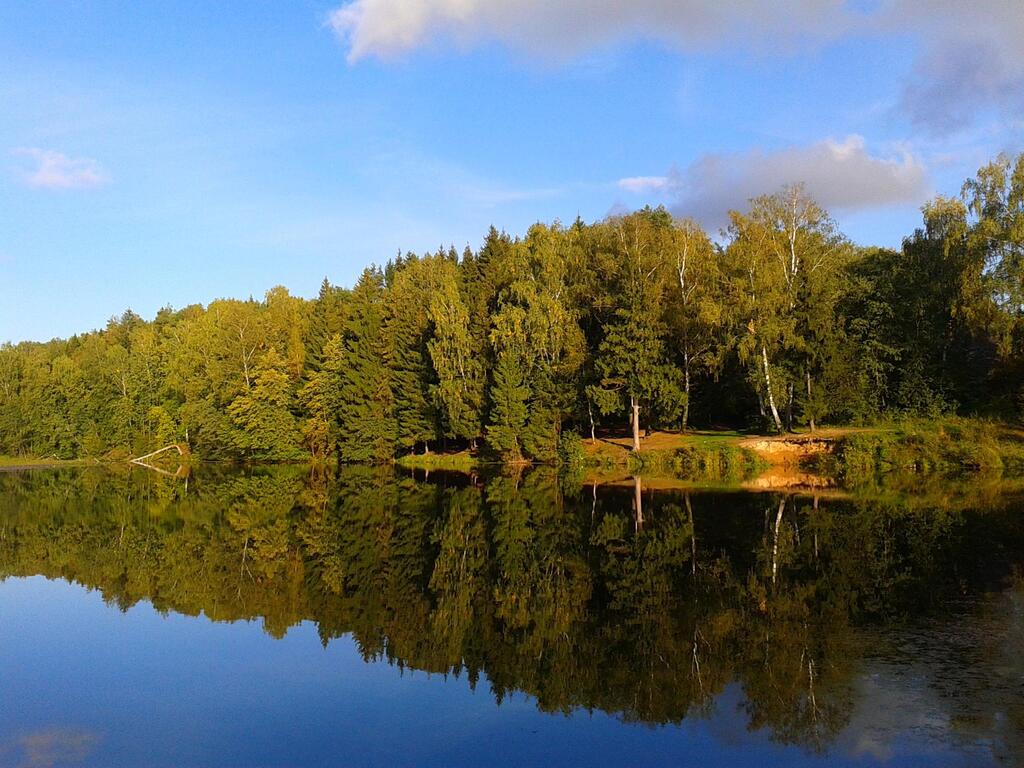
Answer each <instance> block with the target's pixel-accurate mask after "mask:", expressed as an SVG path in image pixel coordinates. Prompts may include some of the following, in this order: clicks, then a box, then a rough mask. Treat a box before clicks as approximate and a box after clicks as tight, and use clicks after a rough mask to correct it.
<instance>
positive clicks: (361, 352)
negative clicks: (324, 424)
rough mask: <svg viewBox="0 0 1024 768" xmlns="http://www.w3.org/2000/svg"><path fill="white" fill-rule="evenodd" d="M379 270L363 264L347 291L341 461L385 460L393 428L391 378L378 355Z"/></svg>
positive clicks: (380, 327)
mask: <svg viewBox="0 0 1024 768" xmlns="http://www.w3.org/2000/svg"><path fill="white" fill-rule="evenodd" d="M383 299H384V276H383V274H382V273H381V271H380V270H379V269H376V268H374V269H367V270H365V271H364V272H363V274H362V277H360V278H359V282H358V283H357V284H356V287H355V289H354V290H353V292H352V298H351V307H350V313H349V317H348V320H347V321H346V323H345V330H344V335H343V336H342V340H343V349H344V352H343V357H344V361H345V366H344V370H343V371H342V375H341V388H340V391H339V393H338V396H339V409H338V410H339V421H340V422H341V431H340V435H339V440H338V447H339V451H340V453H341V458H342V459H343V460H345V461H387V460H389V459H391V458H392V457H393V456H394V454H395V442H396V439H397V429H396V425H395V418H394V399H393V397H392V392H391V381H390V378H389V376H388V368H387V365H386V364H385V361H384V338H383V313H384V309H383Z"/></svg>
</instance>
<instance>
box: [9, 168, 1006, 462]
mask: <svg viewBox="0 0 1024 768" xmlns="http://www.w3.org/2000/svg"><path fill="white" fill-rule="evenodd" d="M730 222H731V224H730V227H729V229H728V231H727V232H726V233H725V238H724V242H722V243H715V242H713V241H712V240H711V239H710V238H709V237H708V235H707V234H706V233H705V232H704V231H702V230H701V228H700V227H699V226H698V225H697V224H696V223H694V222H693V221H690V220H675V219H673V217H672V216H671V215H670V214H669V213H668V212H667V211H666V210H665V209H663V208H658V209H651V208H645V209H643V210H640V211H636V212H634V213H630V214H628V215H623V216H613V217H610V218H608V219H606V220H604V221H599V222H596V223H593V224H586V223H584V222H582V221H580V220H577V221H575V222H573V224H572V225H571V226H563V225H562V224H560V223H558V222H554V223H552V224H535V225H534V226H532V227H530V229H529V230H528V231H527V233H526V234H525V236H523V237H521V238H515V237H511V236H509V235H507V234H505V233H500V232H498V231H497V230H495V229H493V228H492V229H491V230H490V232H489V233H488V234H487V236H486V238H485V240H484V243H483V245H482V246H481V247H480V248H479V249H477V250H473V249H471V248H467V249H466V250H465V251H464V252H463V253H462V254H459V253H457V252H456V251H455V250H454V249H452V248H448V249H443V248H442V249H439V250H438V251H436V252H435V253H432V254H424V255H416V254H411V253H410V254H405V255H402V256H398V257H396V258H394V259H392V260H391V261H390V262H388V263H387V264H386V265H385V266H384V267H383V268H378V267H372V268H369V269H367V270H366V271H365V272H364V273H363V274H362V276H361V277H360V279H359V281H358V283H357V285H356V286H355V287H354V288H352V289H351V290H348V289H343V288H339V287H337V286H333V285H331V284H330V282H329V281H327V280H325V281H324V282H323V284H322V285H321V287H320V291H319V294H318V296H317V297H316V298H315V299H313V300H311V301H307V300H305V299H302V298H299V297H296V296H292V295H290V294H289V293H288V291H287V290H285V289H284V288H281V287H276V288H273V289H271V290H270V291H268V292H267V294H266V295H265V296H264V298H263V299H262V300H259V301H258V300H255V299H252V298H250V299H248V300H245V301H239V300H232V299H218V300H216V301H213V302H212V303H210V304H209V305H208V306H206V307H202V306H198V305H195V306H189V307H185V308H183V309H180V310H173V309H171V308H165V309H162V310H160V312H158V313H157V315H156V317H155V318H154V319H153V320H152V321H148V322H147V321H145V320H143V319H142V318H140V317H139V316H138V315H136V314H135V313H133V312H131V311H126V312H124V313H123V314H122V315H120V316H118V317H114V318H112V319H111V320H110V321H109V322H108V323H107V325H106V327H105V328H103V329H100V330H96V331H92V332H88V333H83V334H80V335H76V336H72V337H71V338H69V339H54V340H51V341H48V342H45V343H34V342H23V343H20V344H18V345H11V344H5V345H2V346H0V454H7V455H12V456H36V457H48V458H59V459H71V458H86V457H101V456H106V455H108V454H110V452H111V451H116V452H119V453H121V454H125V455H128V454H134V455H139V454H142V453H146V452H149V451H151V450H153V449H155V448H159V447H162V446H164V445H168V444H172V443H174V444H187V445H188V447H189V448H190V450H191V451H192V453H193V454H195V455H196V456H199V457H201V458H204V459H246V458H259V459H265V460H276V459H294V458H298V457H299V456H311V457H313V458H315V459H317V460H324V459H326V458H328V457H332V458H333V457H337V458H338V459H340V460H342V461H347V462H389V461H392V460H394V459H395V458H396V457H400V456H403V455H407V454H412V453H428V452H433V451H442V452H443V451H448V450H462V449H468V450H471V451H475V450H476V449H477V448H478V443H479V441H481V440H485V441H486V442H487V443H488V447H489V448H490V449H492V450H493V451H494V452H496V453H498V454H501V455H502V456H504V457H505V458H506V459H508V460H511V461H519V460H521V459H527V460H530V461H533V462H544V463H555V462H559V461H562V460H565V456H564V453H565V452H564V450H561V448H560V446H562V445H563V435H564V434H565V433H566V432H577V433H579V434H582V435H587V436H591V437H596V435H597V433H598V432H599V431H600V432H602V433H604V434H608V433H610V432H618V433H623V432H625V431H626V430H628V429H630V428H634V427H635V434H636V441H635V447H636V448H637V449H638V450H640V451H641V452H643V450H644V444H643V437H644V436H646V435H649V433H650V431H651V430H655V429H658V430H678V429H681V430H689V429H690V428H691V427H693V426H697V427H708V426H713V427H715V428H720V427H723V426H726V427H732V428H749V429H755V430H759V431H763V430H765V429H769V430H776V431H784V430H792V429H795V428H797V426H799V425H805V426H807V427H809V428H811V429H814V428H815V427H816V426H817V425H818V424H821V423H822V422H828V423H830V424H871V423H879V422H886V421H891V420H893V419H904V420H905V419H916V418H929V419H939V418H942V419H944V418H946V417H949V416H980V417H984V418H992V419H998V420H1002V421H1004V422H1011V421H1019V420H1020V418H1021V415H1022V413H1024V384H1022V382H1024V155H1021V156H1018V157H1015V158H1011V157H999V158H997V159H996V160H994V161H993V162H992V163H989V164H988V165H986V166H985V167H983V168H981V169H980V170H979V171H978V174H977V176H976V177H975V178H973V179H970V180H968V181H967V182H966V183H965V184H964V186H963V188H962V190H961V194H960V196H959V197H958V198H945V197H938V198H936V199H935V200H933V201H931V202H929V203H928V204H927V205H925V206H924V208H923V222H922V226H921V227H920V228H919V229H917V230H916V231H915V232H913V233H912V234H910V236H908V237H907V238H906V239H905V241H904V243H903V246H902V248H900V249H899V250H889V249H884V248H864V247H858V246H856V245H854V244H853V243H851V242H849V240H847V239H846V238H845V237H844V236H843V235H842V233H841V232H839V231H838V229H837V227H836V224H835V222H834V221H833V220H832V219H831V217H830V216H829V214H828V212H827V211H825V210H823V209H822V208H821V207H820V206H819V205H818V204H817V203H815V201H814V200H812V199H811V198H810V197H809V196H808V195H807V193H806V191H805V190H804V189H803V188H802V187H800V186H787V187H785V188H783V189H782V190H780V191H778V192H777V193H775V194H770V195H764V196H761V197H757V198H755V199H754V200H752V201H751V203H750V206H749V209H748V210H746V211H732V212H730ZM858 439H862V438H856V439H853V440H852V441H851V442H850V445H849V456H850V466H851V467H852V466H854V465H856V464H858V463H861V462H862V459H860V458H855V457H857V456H859V455H869V454H870V455H875V454H876V453H877V451H875V450H874V449H869V448H864V449H863V450H862V449H860V448H858V447H857V446H856V442H857V440H858ZM863 439H866V438H863ZM964 439H965V440H968V441H970V440H971V439H973V438H971V437H970V436H968V437H966V438H964ZM571 440H572V439H571V438H570V442H571ZM923 444H925V445H928V444H929V443H928V440H924V443H923ZM891 450H895V449H890V448H884V449H883V453H885V452H891ZM965 450H966V448H965ZM560 451H561V454H562V455H560ZM940 453H941V452H940ZM943 456H944V457H943V458H940V459H937V460H936V461H937V463H958V464H967V465H970V464H971V463H972V460H971V458H970V457H961V459H956V460H954V459H952V458H949V457H948V456H945V454H943ZM983 458H984V457H983ZM681 460H683V461H684V462H686V463H687V464H688V466H689V465H690V464H692V463H693V461H691V459H690V458H685V457H684V459H681ZM650 461H654V459H653V458H652V459H650V460H648V463H650ZM700 461H703V459H701V460H700ZM700 461H698V462H697V463H698V464H700ZM716 461H717V460H716ZM723 461H724V460H723ZM863 461H867V459H864V460H863ZM871 461H872V462H874V461H882V462H883V463H885V462H887V461H888V459H881V458H876V459H871ZM896 461H897V463H898V462H900V461H902V459H896ZM928 461H929V462H930V460H928ZM986 462H987V459H986ZM712 463H714V462H712ZM719 463H721V462H719ZM725 463H729V462H725ZM975 463H977V462H975ZM987 463H991V462H987ZM701 471H704V470H701ZM708 471H710V470H708ZM730 471H731V470H730Z"/></svg>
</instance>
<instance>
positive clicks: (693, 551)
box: [683, 493, 697, 576]
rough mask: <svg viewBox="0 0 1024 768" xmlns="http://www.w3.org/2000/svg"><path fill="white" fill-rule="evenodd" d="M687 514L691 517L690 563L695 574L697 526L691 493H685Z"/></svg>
mask: <svg viewBox="0 0 1024 768" xmlns="http://www.w3.org/2000/svg"><path fill="white" fill-rule="evenodd" d="M683 498H684V499H685V500H686V514H687V516H688V517H689V518H690V565H691V570H692V572H693V575H694V576H696V575H697V528H696V526H694V524H693V505H691V504H690V494H688V493H687V494H685V495H684V496H683Z"/></svg>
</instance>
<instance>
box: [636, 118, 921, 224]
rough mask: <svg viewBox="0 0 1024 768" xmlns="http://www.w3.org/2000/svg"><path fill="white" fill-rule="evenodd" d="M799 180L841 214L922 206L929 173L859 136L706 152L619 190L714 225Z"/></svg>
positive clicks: (908, 158)
mask: <svg viewBox="0 0 1024 768" xmlns="http://www.w3.org/2000/svg"><path fill="white" fill-rule="evenodd" d="M797 182H799V183H803V184H805V185H806V187H807V190H808V192H809V193H810V194H812V195H813V196H814V197H815V198H816V199H817V200H818V202H819V203H821V204H822V205H824V206H825V207H826V208H830V209H835V210H842V211H858V210H865V209H870V208H878V207H883V206H889V205H899V204H907V203H912V204H917V203H919V202H921V201H922V200H923V199H924V198H925V197H926V196H927V194H928V191H929V184H928V173H927V170H926V168H925V166H924V164H923V163H922V162H921V161H920V160H919V159H918V158H916V157H914V156H913V155H911V154H909V153H907V152H901V153H899V154H898V155H897V156H895V157H883V156H878V155H873V154H871V153H870V152H869V151H868V149H867V147H866V145H865V142H864V139H863V138H862V137H861V136H857V135H852V136H848V137H847V138H845V139H843V140H842V141H836V140H834V139H826V140H824V141H820V142H817V143H815V144H811V145H808V146H802V147H799V146H798V147H788V148H785V149H781V150H777V151H774V152H765V151H762V150H753V151H749V152H737V153H729V154H726V153H719V154H707V155H704V156H702V157H700V158H699V159H698V160H696V161H695V162H694V163H692V164H691V165H689V166H687V167H686V168H685V169H683V170H679V169H677V168H673V169H672V170H670V171H669V172H668V174H666V175H665V176H639V177H633V178H627V179H621V180H620V181H619V182H618V186H619V188H620V189H623V190H625V191H627V192H631V193H633V194H635V195H638V196H641V197H658V198H661V199H662V200H663V201H664V202H666V203H667V204H668V205H669V206H670V207H671V208H672V210H673V211H674V212H676V213H678V214H681V215H685V216H693V217H694V218H696V219H698V220H699V221H701V222H702V223H704V224H705V225H707V226H712V227H715V226H720V225H722V224H724V223H725V216H726V213H727V212H728V211H729V210H730V209H742V208H744V207H745V206H746V204H747V201H748V200H749V199H750V198H752V197H756V196H758V195H763V194H769V193H772V192H775V191H776V190H778V189H779V188H780V187H781V186H782V185H783V184H787V183H797Z"/></svg>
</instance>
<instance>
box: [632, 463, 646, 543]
mask: <svg viewBox="0 0 1024 768" xmlns="http://www.w3.org/2000/svg"><path fill="white" fill-rule="evenodd" d="M642 491H643V484H642V483H641V481H640V475H634V476H633V512H634V513H635V515H636V529H637V531H642V530H643V527H644V498H643V493H642Z"/></svg>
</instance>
